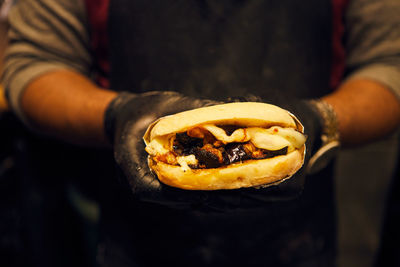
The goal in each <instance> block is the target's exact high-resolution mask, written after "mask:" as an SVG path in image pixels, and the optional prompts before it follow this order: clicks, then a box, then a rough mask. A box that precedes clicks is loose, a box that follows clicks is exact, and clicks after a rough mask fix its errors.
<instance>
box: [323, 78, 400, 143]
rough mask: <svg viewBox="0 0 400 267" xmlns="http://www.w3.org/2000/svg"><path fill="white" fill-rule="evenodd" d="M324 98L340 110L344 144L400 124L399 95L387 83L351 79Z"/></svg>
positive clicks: (364, 139) (376, 135)
mask: <svg viewBox="0 0 400 267" xmlns="http://www.w3.org/2000/svg"><path fill="white" fill-rule="evenodd" d="M323 99H324V100H325V101H326V102H328V103H329V104H331V106H332V107H333V108H334V110H335V112H336V114H337V117H338V123H339V131H340V139H341V143H342V144H343V145H344V146H352V145H358V144H364V143H367V142H370V141H374V140H376V139H378V138H382V137H384V136H386V135H387V134H389V133H391V132H393V131H394V130H395V129H396V128H397V127H398V126H399V124H400V101H399V99H398V98H397V97H396V96H395V95H394V94H393V92H391V91H390V90H389V89H388V88H386V87H385V86H384V85H382V84H380V83H378V82H375V81H372V80H367V79H354V80H350V81H348V82H346V83H344V84H343V85H342V86H340V87H339V88H338V89H337V90H336V91H335V92H334V93H332V94H330V95H327V96H325V97H324V98H323Z"/></svg>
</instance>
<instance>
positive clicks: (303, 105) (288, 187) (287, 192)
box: [228, 91, 322, 206]
mask: <svg viewBox="0 0 400 267" xmlns="http://www.w3.org/2000/svg"><path fill="white" fill-rule="evenodd" d="M228 101H229V102H246V101H250V102H264V103H269V104H274V105H276V106H279V107H281V108H284V109H286V110H288V111H289V112H291V113H292V114H293V115H295V116H296V117H297V119H299V121H300V122H301V124H302V125H303V126H304V133H305V135H306V136H307V141H306V155H305V159H304V165H303V167H302V168H301V169H300V170H299V171H297V172H296V173H295V174H294V175H293V176H292V177H291V178H290V179H287V180H285V181H283V182H281V183H279V184H277V185H272V186H267V187H264V188H262V187H261V188H245V189H241V191H242V199H241V205H242V206H254V205H255V203H256V202H257V201H259V203H258V204H259V205H263V203H264V204H265V203H268V202H272V201H287V200H293V199H295V198H296V197H298V196H299V195H300V194H301V193H302V191H303V188H304V184H305V179H306V175H307V173H306V171H307V170H306V169H307V168H306V167H307V164H308V161H309V160H310V158H311V156H312V155H313V154H314V152H315V148H316V147H319V145H320V142H321V141H320V135H321V131H322V118H321V115H320V114H319V113H318V112H317V111H316V110H315V109H314V108H313V107H312V105H311V104H310V103H309V102H308V101H306V100H299V99H296V98H294V97H292V96H288V95H285V94H283V93H281V92H276V91H266V92H265V94H263V96H254V95H249V96H245V97H238V98H230V99H228Z"/></svg>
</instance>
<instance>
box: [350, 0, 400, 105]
mask: <svg viewBox="0 0 400 267" xmlns="http://www.w3.org/2000/svg"><path fill="white" fill-rule="evenodd" d="M399 14H400V1H399V0H379V1H376V0H351V1H350V2H349V6H348V9H347V14H346V17H345V19H346V20H345V22H346V30H347V34H346V38H345V40H346V51H347V62H346V63H347V69H348V73H349V75H348V77H347V79H356V78H367V79H371V80H374V81H377V82H380V83H382V84H384V85H386V86H387V87H388V88H390V89H391V90H392V91H393V92H394V93H395V94H396V95H397V96H398V98H399V99H400V30H399V29H400V16H399Z"/></svg>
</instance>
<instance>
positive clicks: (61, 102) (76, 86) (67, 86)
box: [21, 70, 117, 146]
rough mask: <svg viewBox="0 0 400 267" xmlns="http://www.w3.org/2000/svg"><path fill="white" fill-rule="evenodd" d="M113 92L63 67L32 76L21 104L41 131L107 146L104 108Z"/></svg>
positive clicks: (76, 142)
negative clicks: (33, 77) (32, 78)
mask: <svg viewBox="0 0 400 267" xmlns="http://www.w3.org/2000/svg"><path fill="white" fill-rule="evenodd" d="M116 94H117V93H116V92H114V91H110V90H106V89H102V88H100V87H98V86H96V85H95V84H94V83H93V82H92V81H90V80H89V79H88V78H86V77H84V76H83V75H80V74H78V73H76V72H72V71H68V70H62V71H55V72H50V73H47V74H45V75H42V76H40V77H39V78H37V79H35V80H33V81H32V82H31V83H30V84H29V85H28V87H27V88H26V89H25V91H24V93H23V95H22V100H21V104H22V109H23V112H24V114H25V115H26V117H27V118H28V120H29V122H30V124H31V125H32V126H33V127H34V128H35V129H37V130H38V131H40V132H43V133H45V134H48V135H51V136H54V137H56V138H59V139H62V140H64V141H67V142H70V143H75V144H84V145H94V146H106V145H107V144H108V142H107V138H106V136H105V132H104V112H105V110H106V108H107V106H108V104H109V103H110V102H111V100H112V99H113V98H114V97H115V96H116Z"/></svg>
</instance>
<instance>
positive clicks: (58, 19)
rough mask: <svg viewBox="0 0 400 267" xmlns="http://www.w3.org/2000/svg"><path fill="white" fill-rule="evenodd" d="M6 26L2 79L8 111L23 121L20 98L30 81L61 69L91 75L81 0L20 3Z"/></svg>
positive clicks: (87, 39) (40, 0)
mask: <svg viewBox="0 0 400 267" xmlns="http://www.w3.org/2000/svg"><path fill="white" fill-rule="evenodd" d="M9 24H10V30H9V40H10V41H9V46H8V48H7V51H6V55H5V62H4V72H3V77H2V80H3V84H4V87H5V89H6V95H7V98H8V101H9V103H10V106H11V108H12V109H13V110H14V111H15V113H16V114H17V115H18V116H19V117H20V118H21V119H22V120H23V121H25V122H26V120H25V117H24V114H23V112H22V110H21V107H20V98H21V95H22V93H23V91H24V89H25V88H26V86H27V85H28V84H29V82H31V81H32V80H33V79H35V78H37V77H38V76H40V75H42V74H44V73H47V72H50V71H55V70H60V69H69V70H74V71H77V72H79V73H82V74H84V75H89V73H90V68H91V65H92V62H91V57H90V52H89V51H90V50H89V33H88V28H87V22H86V15H85V6H84V1H80V0H19V1H18V2H17V4H16V5H15V6H14V7H13V8H12V9H11V11H10V14H9Z"/></svg>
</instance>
